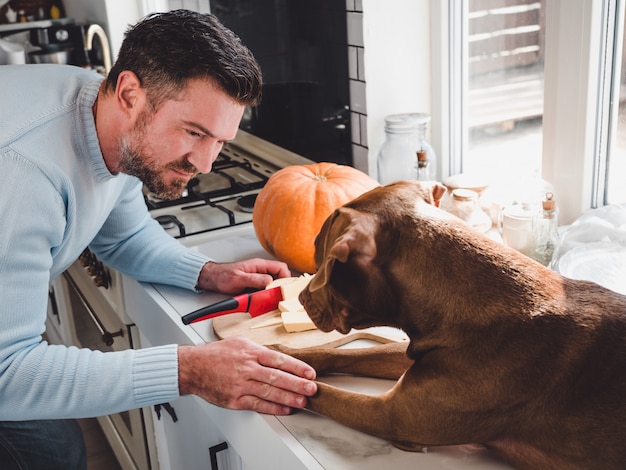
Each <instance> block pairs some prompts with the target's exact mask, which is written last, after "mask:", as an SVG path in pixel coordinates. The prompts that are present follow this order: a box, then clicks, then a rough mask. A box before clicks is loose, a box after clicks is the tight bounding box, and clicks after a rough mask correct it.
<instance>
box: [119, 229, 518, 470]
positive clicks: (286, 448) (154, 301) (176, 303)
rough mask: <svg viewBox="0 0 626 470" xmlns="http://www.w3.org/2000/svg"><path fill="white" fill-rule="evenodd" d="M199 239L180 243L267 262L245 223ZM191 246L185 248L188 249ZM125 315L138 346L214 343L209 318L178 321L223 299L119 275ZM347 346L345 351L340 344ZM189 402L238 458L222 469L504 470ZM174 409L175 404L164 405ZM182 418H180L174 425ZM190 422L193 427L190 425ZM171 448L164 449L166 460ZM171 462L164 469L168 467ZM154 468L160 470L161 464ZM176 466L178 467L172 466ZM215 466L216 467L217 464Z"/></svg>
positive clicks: (454, 455)
mask: <svg viewBox="0 0 626 470" xmlns="http://www.w3.org/2000/svg"><path fill="white" fill-rule="evenodd" d="M227 230H228V233H225V231H220V234H219V235H212V234H210V233H209V234H206V235H205V236H200V237H194V240H193V242H185V243H187V244H190V246H193V248H194V249H197V250H199V251H201V252H203V253H205V254H207V255H208V256H210V257H212V258H214V259H215V260H217V261H232V260H238V259H244V258H250V257H266V258H267V257H269V255H268V254H267V253H266V252H265V251H264V250H263V249H262V247H261V246H260V245H259V244H258V242H257V240H256V237H255V236H254V230H253V228H252V226H251V225H244V226H239V227H234V228H231V229H227ZM192 243H193V245H191V244H192ZM124 293H125V294H124V296H125V298H126V311H127V313H128V315H129V316H130V317H131V318H132V319H133V321H134V322H135V323H136V324H137V326H138V328H139V330H140V332H141V336H142V338H143V340H142V341H143V342H144V343H145V344H144V345H160V344H169V343H178V344H202V343H204V342H210V341H216V340H217V337H216V336H215V333H214V332H213V328H212V324H211V320H207V321H203V322H199V323H196V324H193V325H188V326H186V325H183V324H182V322H181V320H180V317H181V316H182V315H184V314H186V313H189V312H191V311H193V310H196V309H197V308H200V307H202V306H204V305H208V304H210V303H213V302H216V301H218V300H221V299H223V298H224V297H225V296H223V295H219V294H215V293H202V294H194V293H191V292H189V291H185V290H183V289H179V288H176V287H171V286H164V285H158V284H146V283H139V282H137V281H134V280H132V279H129V278H124ZM348 347H350V346H349V345H348ZM320 379H321V380H324V381H326V382H328V383H332V384H334V385H336V386H339V387H343V388H346V389H351V390H358V391H361V392H363V393H370V394H375V393H381V392H383V391H385V390H387V389H388V388H390V387H391V386H392V385H393V381H389V380H380V379H369V378H362V377H351V376H334V377H327V378H320ZM184 398H187V399H189V398H191V399H192V400H193V402H194V405H195V406H197V408H198V413H199V414H198V415H197V416H198V417H195V416H194V417H193V419H194V420H196V421H197V420H198V419H201V418H199V417H200V416H206V417H207V419H206V426H210V423H213V424H214V426H216V427H217V428H218V430H219V433H220V434H221V435H222V436H223V437H224V439H225V440H226V441H227V442H228V445H229V448H232V449H233V450H234V451H235V452H236V454H237V455H238V456H239V458H240V459H241V464H237V465H232V464H231V465H229V466H228V467H229V468H245V469H272V470H276V469H286V470H296V469H342V470H343V469H352V468H354V469H359V470H364V469H380V468H384V467H393V468H398V469H401V468H407V469H408V468H410V469H428V470H433V469H481V470H485V469H506V468H511V467H509V466H507V465H505V464H503V463H502V462H500V461H498V460H497V459H496V458H495V457H493V456H492V455H491V454H490V453H489V452H487V451H486V450H485V449H483V448H481V447H479V446H452V447H440V448H431V449H428V450H427V451H426V452H419V453H413V452H405V451H401V450H399V449H397V448H395V447H393V446H392V445H390V444H389V443H388V442H386V441H384V440H382V439H378V438H376V437H373V436H369V435H367V434H363V433H361V432H358V431H355V430H352V429H350V428H347V427H345V426H343V425H341V424H339V423H336V422H334V421H332V420H330V419H328V418H326V417H323V416H320V415H317V414H314V413H311V412H308V411H299V412H296V413H294V414H293V415H290V416H284V417H282V416H272V415H262V414H258V413H254V412H247V411H232V410H225V409H222V408H219V407H216V406H213V405H210V404H208V403H206V402H204V401H202V400H200V399H199V398H197V397H184ZM172 406H173V407H174V408H176V406H177V405H176V402H174V403H172ZM181 421H182V420H181ZM197 425H198V423H195V426H196V427H197ZM174 453H175V452H174V451H170V452H169V458H170V462H171V461H172V460H171V459H172V455H173V454H174ZM196 464H197V465H198V468H200V467H201V468H207V467H208V462H204V463H202V462H198V463H190V462H185V466H184V468H186V469H192V468H196V467H195V465H196ZM173 466H174V465H172V467H173ZM161 468H164V467H163V465H162V467H161ZM179 468H183V467H179ZM220 468H222V467H220Z"/></svg>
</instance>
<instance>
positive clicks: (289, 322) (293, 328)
mask: <svg viewBox="0 0 626 470" xmlns="http://www.w3.org/2000/svg"><path fill="white" fill-rule="evenodd" d="M280 316H281V318H282V320H283V326H284V327H285V330H287V331H288V332H289V333H295V332H298V331H306V330H314V329H315V328H316V327H315V324H314V323H313V321H311V319H310V318H309V316H308V315H307V313H306V312H283V313H281V314H280Z"/></svg>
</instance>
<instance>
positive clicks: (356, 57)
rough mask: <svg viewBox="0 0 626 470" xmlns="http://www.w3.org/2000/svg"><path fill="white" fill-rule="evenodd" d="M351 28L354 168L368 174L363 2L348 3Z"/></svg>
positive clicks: (349, 29)
mask: <svg viewBox="0 0 626 470" xmlns="http://www.w3.org/2000/svg"><path fill="white" fill-rule="evenodd" d="M346 15H347V17H346V21H347V26H348V71H349V78H350V110H351V114H350V125H351V127H352V134H351V136H352V159H353V162H354V166H355V167H356V168H358V169H360V170H362V171H365V172H367V171H368V168H369V165H368V146H367V102H366V96H365V67H364V64H365V62H364V60H365V54H364V52H365V49H364V42H363V3H362V0H346Z"/></svg>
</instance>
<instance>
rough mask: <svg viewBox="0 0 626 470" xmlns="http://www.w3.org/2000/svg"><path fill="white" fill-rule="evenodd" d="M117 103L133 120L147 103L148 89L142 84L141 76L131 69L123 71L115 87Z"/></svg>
mask: <svg viewBox="0 0 626 470" xmlns="http://www.w3.org/2000/svg"><path fill="white" fill-rule="evenodd" d="M115 99H116V103H117V105H118V107H119V109H120V111H122V112H123V113H124V114H126V115H127V116H129V118H130V119H132V120H133V121H135V120H136V118H137V116H139V115H140V114H141V111H142V110H143V109H144V107H145V106H146V104H147V101H146V90H145V89H144V88H143V87H142V86H141V81H140V80H139V77H137V75H135V73H134V72H131V71H130V70H124V71H122V72H121V73H120V74H119V76H118V78H117V85H116V87H115Z"/></svg>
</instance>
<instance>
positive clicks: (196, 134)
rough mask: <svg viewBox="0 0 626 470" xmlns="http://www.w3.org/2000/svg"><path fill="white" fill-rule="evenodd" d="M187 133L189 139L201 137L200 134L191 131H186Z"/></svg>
mask: <svg viewBox="0 0 626 470" xmlns="http://www.w3.org/2000/svg"><path fill="white" fill-rule="evenodd" d="M187 133H188V134H189V135H190V136H191V137H202V134H200V133H199V132H196V131H192V130H188V131H187Z"/></svg>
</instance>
